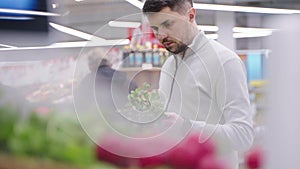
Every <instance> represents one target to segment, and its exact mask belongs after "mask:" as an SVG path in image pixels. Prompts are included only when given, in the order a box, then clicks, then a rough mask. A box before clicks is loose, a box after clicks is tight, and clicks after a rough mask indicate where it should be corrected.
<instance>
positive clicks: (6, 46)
mask: <svg viewBox="0 0 300 169" xmlns="http://www.w3.org/2000/svg"><path fill="white" fill-rule="evenodd" d="M0 46H2V47H5V48H17V47H15V46H11V45H5V44H0Z"/></svg>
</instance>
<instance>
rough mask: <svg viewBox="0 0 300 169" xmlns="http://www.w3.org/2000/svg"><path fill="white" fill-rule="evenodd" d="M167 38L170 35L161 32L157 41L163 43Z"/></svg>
mask: <svg viewBox="0 0 300 169" xmlns="http://www.w3.org/2000/svg"><path fill="white" fill-rule="evenodd" d="M167 36H168V35H167V33H166V32H164V31H160V32H158V34H157V39H158V40H159V41H162V40H163V39H165V38H166V37H167Z"/></svg>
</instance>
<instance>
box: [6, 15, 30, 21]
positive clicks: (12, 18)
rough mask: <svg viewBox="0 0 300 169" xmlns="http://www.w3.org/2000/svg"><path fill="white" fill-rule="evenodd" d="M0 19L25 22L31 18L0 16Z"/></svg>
mask: <svg viewBox="0 0 300 169" xmlns="http://www.w3.org/2000/svg"><path fill="white" fill-rule="evenodd" d="M0 19H7V20H19V21H26V20H32V19H33V17H27V16H0Z"/></svg>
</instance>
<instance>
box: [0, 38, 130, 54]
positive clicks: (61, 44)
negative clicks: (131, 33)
mask: <svg viewBox="0 0 300 169" xmlns="http://www.w3.org/2000/svg"><path fill="white" fill-rule="evenodd" d="M129 43H130V41H129V39H113V40H104V41H101V42H99V41H78V42H59V43H53V44H51V45H48V46H35V47H19V48H17V47H11V48H0V51H12V50H38V49H57V48H79V47H80V48H83V47H100V46H119V45H128V44H129Z"/></svg>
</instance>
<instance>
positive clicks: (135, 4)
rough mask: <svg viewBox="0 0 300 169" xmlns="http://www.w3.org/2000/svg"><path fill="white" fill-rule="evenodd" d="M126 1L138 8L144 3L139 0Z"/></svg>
mask: <svg viewBox="0 0 300 169" xmlns="http://www.w3.org/2000/svg"><path fill="white" fill-rule="evenodd" d="M126 1H127V2H129V3H130V4H132V5H133V6H136V7H138V8H139V9H142V8H143V5H144V3H143V2H141V1H139V0H126Z"/></svg>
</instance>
